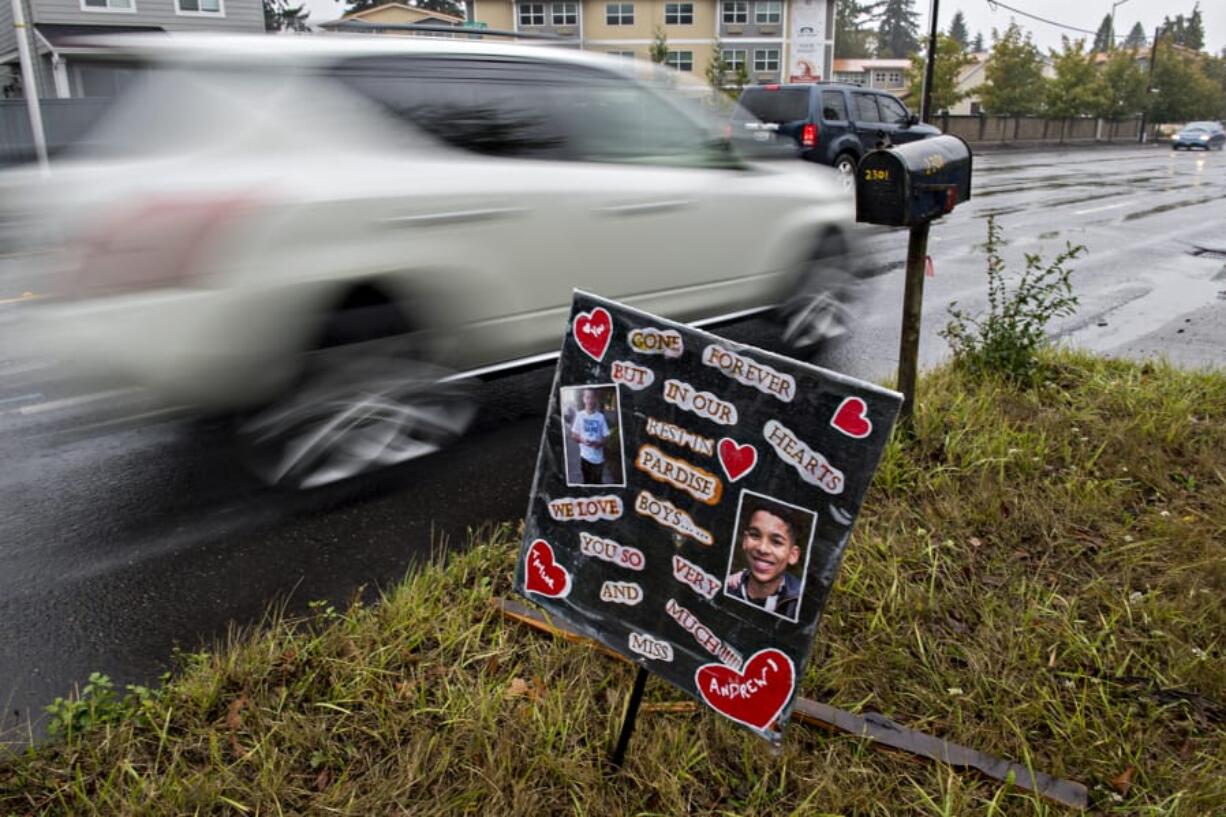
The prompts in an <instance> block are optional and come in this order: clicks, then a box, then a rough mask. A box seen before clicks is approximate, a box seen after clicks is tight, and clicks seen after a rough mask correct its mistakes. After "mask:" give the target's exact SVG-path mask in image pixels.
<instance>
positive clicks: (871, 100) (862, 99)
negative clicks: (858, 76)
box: [852, 94, 881, 122]
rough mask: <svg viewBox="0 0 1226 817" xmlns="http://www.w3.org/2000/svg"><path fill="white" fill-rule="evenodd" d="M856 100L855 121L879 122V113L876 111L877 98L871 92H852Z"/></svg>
mask: <svg viewBox="0 0 1226 817" xmlns="http://www.w3.org/2000/svg"><path fill="white" fill-rule="evenodd" d="M852 96H853V97H855V100H856V121H857V122H880V121H881V115H880V114H878V113H877V99H876V97H875V96H874V95H873V94H852Z"/></svg>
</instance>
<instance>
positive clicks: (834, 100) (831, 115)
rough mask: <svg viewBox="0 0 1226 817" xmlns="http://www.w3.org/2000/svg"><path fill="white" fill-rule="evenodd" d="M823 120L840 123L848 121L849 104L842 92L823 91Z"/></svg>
mask: <svg viewBox="0 0 1226 817" xmlns="http://www.w3.org/2000/svg"><path fill="white" fill-rule="evenodd" d="M822 119H826V120H829V121H838V122H842V121H843V120H845V119H847V102H846V101H845V100H844V99H843V92H842V91H822Z"/></svg>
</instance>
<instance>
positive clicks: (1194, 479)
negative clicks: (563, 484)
mask: <svg viewBox="0 0 1226 817" xmlns="http://www.w3.org/2000/svg"><path fill="white" fill-rule="evenodd" d="M1045 370H1046V371H1045V378H1044V380H1043V383H1042V385H1040V386H1038V387H1035V388H1032V389H1026V390H1020V389H1017V388H1014V387H1011V386H1008V385H1006V384H1004V383H999V382H986V383H985V382H970V381H968V380H967V379H965V378H964V377H963V376H962V375H960V374H959V373H958V372H956V371H953V370H949V369H946V370H942V371H939V372H935V373H933V374H931V375H929V376H928V377H926V379H925V380H924V381H923V382H922V384H921V392H920V401H919V408H918V412H917V416H916V421H917V423H916V425H917V434H916V437H915V439H914V440H913V441H911V442H909V443H907V444H905V445H904V444H902V443H901V442H899V441H898V440H895V441H893V442H891V444H890V446H889V448H888V450H887V453H886V456H885V457H884V459H883V461H882V464H881V468H880V470H879V472H878V475H877V479H876V481H875V483H874V487H873V490H872V492H871V494H870V496H869V499H868V502H867V504H866V507H865V512H864V515H863V516H862V518H861V520H860V523H859V525H858V527H857V530H856V534H855V540H854V542H853V545H852V547H851V548H849V550H848V555H847V558H846V561H845V563H844V566H843V570H842V573H841V575H840V578H839V582H838V587H837V589H836V592H835V593H834V594H833V595H832V597H831V601H830V604H829V606H828V608H827V611H826V615H825V617H824V619H823V621H822V624H821V626H820V628H819V637H818V643H817V645H816V647H815V651H814V659H813V661H812V662H811V664H810V667H809V669H808V671H807V673H806V675H805V677H804V680H803V683H802V688H801V693H802V694H804V695H806V696H808V697H813V698H817V699H819V700H824V701H827V702H829V703H832V704H834V705H836V706H839V707H842V708H845V709H850V710H852V711H868V710H876V711H880V712H884V713H886V714H888V715H889V716H890V717H892V718H894V719H895V720H898V721H901V722H903V723H905V724H907V725H909V726H912V727H915V728H918V729H923V730H926V731H929V732H932V733H934V734H938V735H941V736H943V737H947V738H948V739H950V740H954V741H957V742H959V743H963V744H966V745H969V746H972V747H974V748H977V749H980V750H982V751H985V752H990V753H994V754H997V755H1000V756H1003V757H1006V758H1010V759H1014V760H1017V761H1019V762H1022V763H1028V764H1031V765H1032V766H1033V767H1034V768H1035V769H1037V770H1042V771H1047V772H1049V773H1052V774H1056V775H1059V776H1063V777H1071V778H1074V779H1077V780H1081V781H1082V782H1085V783H1086V784H1087V785H1089V786H1090V787H1091V795H1092V799H1093V810H1094V811H1095V812H1097V813H1102V814H1119V815H1124V814H1127V815H1197V817H1200V815H1210V814H1220V813H1222V809H1223V808H1226V774H1224V773H1223V765H1224V763H1226V644H1224V642H1223V634H1224V633H1226V627H1224V626H1223V625H1226V612H1224V609H1223V605H1222V598H1223V593H1224V591H1226V376H1222V375H1211V374H1194V373H1186V372H1179V371H1176V370H1174V369H1171V368H1169V367H1166V366H1160V365H1145V366H1137V365H1133V364H1127V363H1118V362H1108V361H1103V360H1099V359H1095V358H1090V357H1084V356H1078V355H1072V354H1062V355H1059V356H1055V357H1050V358H1047V359H1046V360H1045ZM514 534H515V532H514V530H513V529H512V528H511V527H510V526H504V527H502V528H499V529H497V530H494V531H489V532H486V534H485V535H483V536H482V537H481V541H480V542H479V543H477V544H476V546H475V547H473V548H472V549H471V550H469V551H467V552H465V553H461V554H456V555H453V556H452V557H451V558H450V559H449V561H448V562H447V563H446V565H435V566H430V567H428V568H426V569H425V570H423V571H422V572H420V573H418V574H416V575H414V576H412V577H410V578H408V579H407V581H406V582H405V583H404V584H403V585H402V586H400V587H398V588H397V589H395V590H394V591H393V592H390V593H389V594H388V595H387V596H386V597H385V598H384V599H383V600H382V602H381V603H380V604H377V605H373V606H369V607H363V606H355V607H352V608H351V609H348V610H344V611H337V610H334V609H331V608H329V607H326V606H319V607H318V608H317V609H316V610H315V614H314V615H313V616H312V617H310V618H309V619H308V620H305V621H293V620H285V619H278V620H276V621H273V622H272V623H271V624H268V625H266V626H263V627H261V628H259V629H255V630H252V631H250V632H246V633H242V634H236V635H235V636H234V637H233V638H232V639H231V641H230V643H228V644H225V645H221V646H219V647H218V649H217V650H216V651H215V652H211V653H201V654H195V655H191V656H185V657H184V660H183V665H182V667H181V668H180V669H179V670H178V671H177V672H176V673H175V675H174V676H173V677H172V678H171V679H170V680H169V681H168V682H167V683H166V684H165V685H164V686H163V687H161V688H159V689H157V690H153V691H142V692H141V693H140V694H136V695H132V696H129V697H128V698H127V699H126V700H125V701H122V702H120V701H116V700H106V701H105V705H104V704H103V703H101V702H98V703H97V705H91V703H90V701H89V700H88V699H87V700H85V701H83V702H82V706H83V707H84V709H83V710H80V711H83V712H84V714H83V715H82V716H81V717H79V718H77V719H76V720H75V721H73V722H74V724H75V725H74V726H73V728H71V729H70V730H69V731H68V733H67V734H66V735H64V736H63V737H62V738H60V739H59V740H57V741H55V742H52V743H49V744H46V745H44V746H40V747H37V748H32V749H30V750H28V751H26V752H23V753H20V754H18V755H14V756H12V757H9V758H6V759H4V760H3V761H0V814H5V815H7V814H42V813H50V814H72V815H77V814H95V813H98V814H121V815H122V814H166V815H170V814H230V813H241V814H305V813H310V814H351V815H375V814H378V815H385V814H461V813H481V814H500V815H501V814H524V815H544V814H570V813H575V814H591V815H615V814H642V813H650V814H809V815H819V814H826V815H830V814H843V815H853V814H854V815H861V814H863V815H903V814H907V815H910V814H916V815H929V814H930V815H970V814H976V815H979V814H993V815H1015V814H1016V815H1043V814H1055V813H1061V812H1063V809H1061V808H1060V807H1058V806H1053V805H1050V804H1048V803H1045V802H1044V801H1041V800H1039V799H1037V798H1036V797H1035V796H1033V795H1030V794H1027V793H1024V792H1019V791H1017V790H1013V789H1011V788H1010V787H1009V786H1008V785H1005V784H999V783H996V782H994V781H989V780H984V779H981V778H979V777H976V776H973V775H970V774H960V773H954V772H951V770H949V769H948V768H945V767H942V766H940V765H936V764H932V763H929V762H927V761H921V760H918V759H916V758H913V757H911V756H909V755H906V754H901V753H890V752H883V751H879V750H876V749H874V748H873V747H872V745H871V744H869V743H867V742H865V741H862V740H858V739H855V738H851V737H848V736H845V735H837V734H836V735H831V734H826V733H823V732H819V731H816V730H814V729H811V728H808V727H805V726H803V725H799V724H793V726H792V727H791V729H790V731H789V733H788V737H787V739H786V741H785V746H784V748H783V749H782V750H781V751H779V752H773V751H771V750H770V749H769V747H767V746H766V745H765V744H764V743H763V742H762V741H760V740H757V739H756V738H753V737H752V736H749V735H747V734H746V733H745V732H743V731H741V730H738V729H735V728H732V727H730V726H729V725H726V724H725V723H723V722H721V720H720V719H718V718H717V717H716V716H714V715H712V714H710V713H706V712H699V713H684V712H683V713H676V712H657V713H651V714H644V715H643V716H642V717H641V718H640V721H639V725H638V730H637V732H636V734H635V736H634V740H633V742H632V744H631V750H630V754H629V757H628V760H627V765H626V768H625V771H624V773H623V774H622V775H620V776H617V777H610V776H609V775H608V773H607V772H606V769H605V768H604V765H603V764H604V758H605V757H606V755H607V753H608V750H609V748H610V746H611V745H612V742H613V741H614V739H615V737H616V731H617V728H618V726H619V719H620V715H621V712H622V708H623V707H624V705H625V701H626V698H627V696H628V693H629V689H630V685H631V680H632V677H633V670H632V668H631V667H629V666H627V665H625V664H621V663H619V662H616V661H613V660H611V659H608V658H606V657H603V656H601V655H600V654H598V653H597V652H595V651H593V650H589V649H586V648H583V647H578V646H574V645H570V644H567V643H564V642H561V641H552V640H550V639H548V638H545V637H542V636H540V635H537V634H534V633H533V632H531V631H529V630H527V629H525V628H523V627H520V626H518V625H515V624H511V623H507V622H505V621H503V620H502V619H501V618H499V617H498V616H497V615H496V614H495V613H494V612H493V611H492V610H491V609H490V605H489V601H490V599H491V598H492V597H493V596H495V595H506V594H509V593H510V587H509V581H510V580H509V577H510V575H511V571H512V564H513V559H514V553H515V549H516V540H515V535H514ZM679 699H680V694H679V693H676V692H675V691H673V690H672V689H671V688H669V687H667V686H666V685H664V684H663V683H661V682H658V681H653V682H652V683H650V684H649V685H648V700H649V701H675V700H679Z"/></svg>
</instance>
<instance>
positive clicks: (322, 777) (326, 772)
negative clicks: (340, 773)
mask: <svg viewBox="0 0 1226 817" xmlns="http://www.w3.org/2000/svg"><path fill="white" fill-rule="evenodd" d="M331 782H332V770H331V769H329V768H328V767H327V766H325V767H324V768H322V769H320V771H319V775H318V776H317V777H316V778H315V791H323V790H324V789H326V788H328V785H329V784H330V783H331Z"/></svg>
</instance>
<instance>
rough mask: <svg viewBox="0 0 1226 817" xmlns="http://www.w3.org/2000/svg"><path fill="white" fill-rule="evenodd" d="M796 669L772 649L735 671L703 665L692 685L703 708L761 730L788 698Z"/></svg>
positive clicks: (773, 719)
mask: <svg viewBox="0 0 1226 817" xmlns="http://www.w3.org/2000/svg"><path fill="white" fill-rule="evenodd" d="M795 681H796V667H795V665H793V664H792V659H791V658H788V657H787V655H786V654H785V653H782V652H780V651H779V650H776V649H766V650H759V651H758V652H756V653H754V654H753V656H752V657H751V658H750V659H749V660H748V661H747V662H745V670H744V671H743V672H737V671H736V670H734V669H732V668H731V667H726V666H724V665H723V664H703V665H702V666H701V667H699V668H698V670H697V671H696V672H695V673H694V686H695V687H696V688H697V689H698V694H699V695H701V696H702V699H703V700H704V701H706V702H707V705H708V706H710V707H711V708H712V709H714V710H715V711H716V712H719V713H720V714H721V715H725V716H727V717H729V718H731V719H732V720H734V721H736V722H737V723H741V724H744V725H745V726H748V727H750V728H753V729H758V730H765V729H766V728H767V727H769V726H770V725H771V724H772V723H774V722H775V721H776V720H777V719H778V718H779V713H780V712H782V711H783V707H784V706H786V705H787V702H788V701H790V700H791V699H792V688H793V686H794V685H795Z"/></svg>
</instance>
